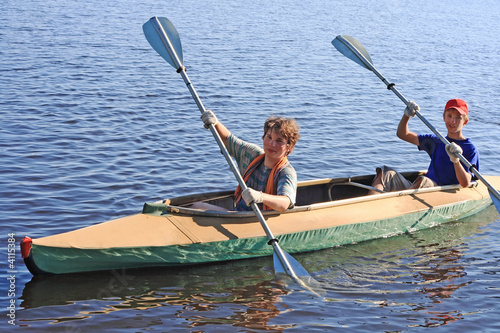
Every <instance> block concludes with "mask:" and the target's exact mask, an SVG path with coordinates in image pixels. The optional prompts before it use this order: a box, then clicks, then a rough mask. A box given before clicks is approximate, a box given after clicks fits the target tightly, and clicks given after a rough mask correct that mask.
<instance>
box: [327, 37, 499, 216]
mask: <svg viewBox="0 0 500 333" xmlns="http://www.w3.org/2000/svg"><path fill="white" fill-rule="evenodd" d="M332 44H333V46H335V48H336V49H337V50H338V51H339V52H340V53H342V54H343V55H345V56H346V57H347V58H349V59H351V60H352V61H354V62H355V63H357V64H359V65H361V66H363V67H365V68H366V69H369V70H370V71H372V72H373V73H375V75H377V76H378V77H379V79H380V80H382V82H384V83H385V85H386V86H387V89H389V90H392V91H393V92H394V93H395V94H396V96H398V97H399V99H401V100H402V101H403V103H405V104H406V105H408V103H409V101H408V100H407V99H406V98H405V97H404V96H403V95H402V94H401V93H400V92H399V91H398V90H397V89H396V87H395V84H394V83H390V82H389V81H387V80H386V78H385V77H384V76H383V75H382V74H381V73H380V72H379V71H378V70H377V69H376V68H375V67H374V66H373V64H372V59H371V57H370V55H369V54H368V52H367V51H366V49H365V48H364V46H363V45H362V44H361V43H360V42H358V41H357V40H356V39H354V38H353V37H351V36H342V35H339V36H337V37H335V39H334V40H332ZM416 115H417V116H418V117H419V118H420V120H422V122H423V123H424V124H425V125H427V127H429V129H430V130H431V131H432V132H433V133H434V134H436V136H437V137H438V138H439V139H440V140H441V141H442V142H443V143H444V144H445V145H447V144H449V143H450V142H449V141H448V140H447V139H446V138H445V137H444V136H442V135H441V133H439V132H438V130H437V129H436V128H434V126H432V125H431V123H429V122H428V121H427V119H425V118H424V116H422V114H421V113H420V112H419V111H416ZM458 157H459V158H460V161H462V163H463V164H464V165H465V166H467V168H468V169H469V170H470V171H471V172H472V173H473V174H474V175H475V176H476V177H477V178H478V179H480V180H481V181H482V182H483V183H484V185H486V187H488V192H489V193H490V197H491V200H492V201H493V204H494V205H495V207H496V209H497V211H498V212H500V194H499V193H498V191H497V190H496V189H495V188H494V187H493V186H492V185H491V184H490V183H488V181H487V180H486V179H484V177H483V176H482V175H481V174H480V173H479V171H478V170H477V169H476V166H474V165H472V164H471V163H470V162H469V161H468V160H467V159H466V158H465V157H464V156H463V155H462V154H459V156H458Z"/></svg>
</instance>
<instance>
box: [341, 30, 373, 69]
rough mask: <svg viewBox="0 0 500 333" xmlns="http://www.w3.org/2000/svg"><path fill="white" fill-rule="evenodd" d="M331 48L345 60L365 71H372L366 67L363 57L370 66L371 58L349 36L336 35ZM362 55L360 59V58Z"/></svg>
mask: <svg viewBox="0 0 500 333" xmlns="http://www.w3.org/2000/svg"><path fill="white" fill-rule="evenodd" d="M332 44H333V46H335V48H336V49H337V50H338V51H339V52H340V53H342V54H343V55H344V56H346V57H347V58H349V59H351V60H352V61H354V62H355V63H357V64H359V65H361V66H363V67H365V68H366V69H369V70H372V69H371V68H370V67H369V66H368V65H366V64H365V61H364V60H363V57H364V58H365V59H366V61H368V62H369V63H370V64H373V63H372V58H371V57H370V55H369V54H368V51H366V49H365V47H364V46H363V45H362V44H361V43H360V42H358V41H357V40H356V39H354V38H353V37H351V36H346V35H338V36H337V37H335V39H334V40H332ZM360 55H362V57H360Z"/></svg>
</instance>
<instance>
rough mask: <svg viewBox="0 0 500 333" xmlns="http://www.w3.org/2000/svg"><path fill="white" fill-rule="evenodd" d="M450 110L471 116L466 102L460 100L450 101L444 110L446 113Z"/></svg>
mask: <svg viewBox="0 0 500 333" xmlns="http://www.w3.org/2000/svg"><path fill="white" fill-rule="evenodd" d="M448 109H455V110H457V111H458V112H460V114H467V115H468V114H469V108H468V107H467V103H465V101H464V100H461V99H458V98H454V99H450V100H449V101H448V102H447V103H446V106H445V107H444V110H445V111H446V110H448Z"/></svg>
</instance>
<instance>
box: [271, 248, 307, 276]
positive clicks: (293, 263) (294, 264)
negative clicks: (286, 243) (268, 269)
mask: <svg viewBox="0 0 500 333" xmlns="http://www.w3.org/2000/svg"><path fill="white" fill-rule="evenodd" d="M283 255H284V256H285V258H286V259H287V260H288V263H289V264H290V267H291V268H292V269H293V271H294V272H295V275H297V276H299V277H300V276H307V277H310V276H311V275H310V274H309V272H307V271H306V269H305V268H304V267H302V265H301V264H299V262H298V261H297V260H295V259H294V258H293V257H292V256H291V255H289V254H288V253H286V252H285V251H283ZM273 262H274V272H275V273H276V274H280V273H283V274H288V273H287V272H286V270H285V267H283V264H282V263H281V260H280V258H279V257H278V255H277V254H276V251H274V252H273Z"/></svg>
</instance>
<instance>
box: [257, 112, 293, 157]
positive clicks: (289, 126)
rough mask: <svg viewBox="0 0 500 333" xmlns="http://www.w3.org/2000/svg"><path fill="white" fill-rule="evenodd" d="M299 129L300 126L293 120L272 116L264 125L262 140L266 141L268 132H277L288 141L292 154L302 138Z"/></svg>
mask: <svg viewBox="0 0 500 333" xmlns="http://www.w3.org/2000/svg"><path fill="white" fill-rule="evenodd" d="M299 128H300V126H299V124H298V123H297V121H296V120H295V119H293V118H285V117H276V116H271V117H269V118H267V120H266V122H265V123H264V135H263V136H262V139H264V137H265V136H266V133H267V131H268V130H270V129H271V130H273V131H276V132H277V133H278V134H279V135H281V136H282V137H284V138H285V139H286V140H287V142H288V144H289V145H290V153H291V152H292V151H293V148H294V147H295V144H296V143H297V142H298V141H299V138H300V134H299Z"/></svg>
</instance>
